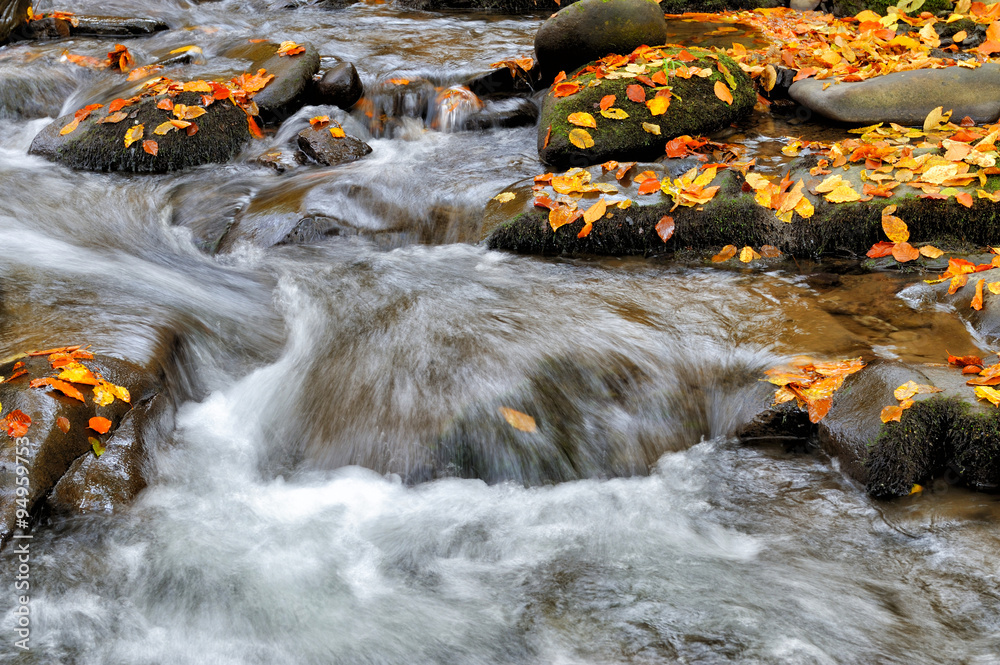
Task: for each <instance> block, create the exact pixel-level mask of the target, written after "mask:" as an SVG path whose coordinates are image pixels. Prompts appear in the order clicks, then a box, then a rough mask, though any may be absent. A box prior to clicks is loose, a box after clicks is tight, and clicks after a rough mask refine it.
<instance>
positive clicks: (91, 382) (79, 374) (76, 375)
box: [56, 363, 98, 386]
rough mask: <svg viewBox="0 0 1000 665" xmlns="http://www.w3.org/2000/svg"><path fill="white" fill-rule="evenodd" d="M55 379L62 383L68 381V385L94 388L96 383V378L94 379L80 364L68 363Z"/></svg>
mask: <svg viewBox="0 0 1000 665" xmlns="http://www.w3.org/2000/svg"><path fill="white" fill-rule="evenodd" d="M56 378H58V379H60V380H62V381H69V382H70V383H82V384H84V385H88V386H96V385H97V383H98V381H97V377H95V376H94V375H93V373H91V371H90V370H89V369H87V367H86V366H84V365H82V364H80V363H70V364H69V365H66V366H65V367H64V368H63V370H62V372H60V373H59V376H58V377H56Z"/></svg>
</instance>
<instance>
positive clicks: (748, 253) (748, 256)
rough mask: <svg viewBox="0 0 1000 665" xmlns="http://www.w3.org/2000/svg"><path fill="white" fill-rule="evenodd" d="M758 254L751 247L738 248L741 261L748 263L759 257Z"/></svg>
mask: <svg viewBox="0 0 1000 665" xmlns="http://www.w3.org/2000/svg"><path fill="white" fill-rule="evenodd" d="M759 258H760V254H758V253H757V252H755V251H754V249H753V247H749V246H747V247H744V248H743V249H741V250H740V261H741V262H743V263H750V262H751V261H753V260H754V259H759Z"/></svg>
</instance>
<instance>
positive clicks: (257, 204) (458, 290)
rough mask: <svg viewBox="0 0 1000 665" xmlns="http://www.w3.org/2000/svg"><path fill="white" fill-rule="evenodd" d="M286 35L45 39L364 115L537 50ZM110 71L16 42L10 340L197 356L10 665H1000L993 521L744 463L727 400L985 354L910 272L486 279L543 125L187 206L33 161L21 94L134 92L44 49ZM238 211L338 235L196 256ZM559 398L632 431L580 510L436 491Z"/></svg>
mask: <svg viewBox="0 0 1000 665" xmlns="http://www.w3.org/2000/svg"><path fill="white" fill-rule="evenodd" d="M284 4H285V3H282V2H264V1H263V0H253V1H249V2H235V1H232V0H223V1H222V2H205V3H197V2H188V1H187V0H144V1H143V2H141V3H136V2H123V1H121V0H102V1H101V2H96V1H92V0H85V1H80V2H68V3H62V4H60V5H59V6H58V7H56V8H57V9H66V10H71V11H74V12H76V13H78V14H112V15H122V16H134V15H147V16H151V17H154V18H159V19H162V20H164V21H166V22H167V23H168V24H170V26H171V28H172V29H171V30H169V31H166V32H163V33H159V34H157V35H154V36H151V37H148V38H143V39H136V40H132V41H129V42H128V46H129V48H130V50H131V51H132V52H133V53H135V54H136V55H137V57H141V56H143V55H148V56H150V57H152V55H153V54H163V53H166V52H168V51H170V50H172V49H175V48H178V47H180V46H186V45H190V44H196V45H198V46H199V47H200V48H201V49H202V51H203V53H204V56H205V59H206V61H207V62H211V60H212V56H213V54H214V53H217V52H219V51H221V50H223V49H224V48H225V47H227V46H228V45H231V44H233V43H237V42H240V41H244V40H246V39H253V38H261V37H267V38H268V39H271V40H274V41H280V40H282V39H294V40H299V41H309V42H311V43H312V44H314V45H315V46H317V47H318V48H319V51H320V53H322V54H323V55H324V56H330V57H337V58H341V59H344V60H350V61H352V62H354V63H355V64H356V66H357V68H358V71H359V73H360V74H361V77H362V80H363V81H364V83H365V85H366V87H371V86H375V85H376V84H378V83H379V82H381V81H385V80H387V79H389V78H392V77H408V78H421V77H422V78H427V79H428V80H431V81H433V82H435V83H436V84H437V85H451V84H452V83H455V82H458V81H461V80H463V79H465V78H468V77H469V76H471V75H472V74H475V73H477V72H483V71H485V70H488V69H489V64H490V63H492V62H495V61H499V60H502V59H504V58H511V57H517V56H522V55H526V54H528V53H530V52H531V51H532V43H533V38H534V33H535V31H536V30H537V28H538V26H539V25H540V23H541V21H542V20H543V19H544V16H542V15H536V16H523V17H509V16H493V15H484V14H476V13H467V12H462V13H427V12H410V11H407V10H404V9H401V8H398V7H395V6H393V5H391V4H364V3H359V4H355V5H353V6H350V7H348V8H346V9H342V10H338V11H325V10H322V9H320V8H316V7H311V6H308V5H309V3H302V4H304V5H306V6H303V7H300V8H297V9H294V10H288V9H281V8H280V6H282V5H284ZM677 34H678V39H679V40H683V39H689V40H690V39H692V37H690V36H688V37H685V33H684V32H683V30H680V31H679V32H678V33H677ZM113 44H114V40H96V39H95V40H66V41H60V42H55V43H47V44H17V45H13V46H7V47H4V48H0V240H2V242H0V339H2V341H3V348H4V349H5V350H6V351H5V353H13V352H16V351H20V350H23V349H28V348H38V347H45V346H52V345H57V344H76V343H80V344H91V345H93V347H94V349H95V350H98V351H100V352H102V353H106V354H109V355H112V356H119V357H123V358H130V359H135V360H136V361H137V362H142V361H143V360H146V359H150V358H153V357H155V356H156V355H157V354H158V353H160V352H161V351H160V349H161V348H162V347H163V345H164V344H165V343H167V341H168V340H170V339H172V336H173V335H178V336H180V337H182V338H183V345H182V354H181V360H182V363H181V366H180V367H179V369H178V372H177V374H178V376H179V378H178V379H177V381H178V382H179V385H180V386H181V388H178V390H179V394H183V395H185V397H184V399H183V400H181V403H180V405H179V408H178V411H177V414H176V420H175V422H174V426H173V428H172V429H171V430H170V431H168V432H164V433H163V435H162V438H161V439H160V440H158V441H155V442H154V443H153V446H152V451H151V452H152V457H151V461H150V465H151V468H150V474H149V475H150V478H151V482H150V485H149V487H147V488H146V489H145V490H144V491H143V492H142V493H141V494H140V495H139V497H138V499H137V500H136V502H135V503H134V504H133V505H132V506H131V507H130V508H129V509H128V510H125V511H123V512H121V513H118V514H115V515H111V516H108V515H95V516H78V517H71V518H66V517H59V518H53V519H52V520H51V521H50V523H49V524H47V525H46V526H45V527H44V528H37V529H35V531H34V539H33V540H32V545H31V548H32V568H31V575H32V579H31V582H32V590H31V611H32V642H31V650H30V651H28V652H25V651H23V650H20V649H16V648H14V647H13V646H12V644H13V642H14V639H15V638H14V626H15V618H14V616H13V614H12V608H13V607H14V606H15V603H16V593H15V591H14V590H13V583H12V581H11V576H10V575H9V574H8V571H12V570H14V569H15V566H16V563H15V555H14V554H13V553H12V552H11V550H10V549H8V550H7V551H4V552H3V553H0V569H2V570H3V573H2V577H0V579H2V580H3V584H2V585H0V587H2V589H3V591H2V592H0V663H3V664H7V663H11V664H15V663H16V664H18V665H22V664H29V663H30V664H38V665H48V664H53V663H61V664H66V665H69V664H72V665H90V664H93V665H97V664H106V665H160V664H163V665H166V664H170V665H179V664H188V663H192V664H202V663H203V664H206V665H208V664H211V665H229V664H233V665H236V664H240V665H249V664H261V665H270V664H273V663H283V664H288V665H293V664H295V665H298V664H301V665H307V664H308V665H321V664H322V665H329V664H334V663H336V664H341V663H343V664H361V663H371V664H383V663H384V664H397V663H398V664H406V665H420V664H425V663H427V664H430V663H454V664H456V665H457V664H472V663H484V664H486V663H539V664H542V663H560V664H561V663H566V664H569V663H588V664H589V663H593V664H604V663H706V664H708V663H878V664H894V663H899V664H901V665H902V664H907V665H910V664H913V663H963V664H968V665H988V664H995V663H1000V583H998V576H997V570H998V569H997V563H996V553H997V551H998V548H1000V531H998V530H997V528H996V524H997V519H998V517H1000V503H998V501H997V498H996V497H995V496H992V495H986V494H975V493H972V492H968V491H966V490H962V489H959V488H957V487H951V486H948V485H947V483H942V484H941V485H940V486H935V487H934V488H930V490H929V491H927V492H925V493H924V494H922V495H915V496H912V497H907V498H904V499H901V500H898V501H894V502H885V503H881V502H876V501H873V500H871V499H870V498H868V497H867V495H866V494H865V492H864V489H863V488H862V487H860V486H858V485H857V484H856V483H853V482H852V481H850V480H849V479H848V478H846V477H845V476H844V475H843V474H842V473H841V472H840V470H839V468H838V463H837V461H836V460H832V459H830V458H829V457H827V456H825V455H824V454H823V453H821V452H819V451H818V449H816V448H814V447H810V446H805V447H803V446H783V445H780V444H767V445H760V446H748V445H742V444H740V443H739V442H737V441H735V440H733V439H731V438H727V436H726V435H727V433H728V432H729V431H731V428H732V425H733V423H735V422H737V421H738V420H739V418H740V417H741V415H742V414H743V412H744V410H745V408H746V406H747V405H746V403H745V400H744V399H743V398H742V397H741V395H740V393H739V392H738V391H735V390H734V389H732V387H731V385H730V381H729V378H730V377H732V376H736V375H741V376H742V375H747V374H748V373H749V374H760V373H761V372H762V371H763V370H764V369H766V368H768V367H771V366H774V365H775V364H777V363H779V362H780V361H781V360H782V359H784V358H787V357H790V356H793V355H797V354H803V353H808V354H811V355H815V356H816V357H821V358H822V357H829V358H841V357H842V358H846V357H853V356H857V355H860V354H870V355H874V356H881V357H886V358H901V359H904V360H907V361H914V362H941V361H942V359H943V357H944V356H943V354H944V349H945V347H946V346H947V347H949V348H950V349H951V350H952V351H954V352H965V351H966V349H968V350H969V351H971V350H973V349H975V348H976V346H977V344H980V342H978V341H977V340H976V339H974V338H973V337H972V336H971V333H970V332H969V331H968V330H967V329H966V328H965V327H964V326H963V325H962V324H961V322H960V321H959V320H958V319H957V317H955V316H953V315H952V314H950V313H949V312H946V311H943V310H939V309H932V308H930V307H928V308H927V309H926V310H921V311H917V310H914V309H912V308H911V306H910V305H909V304H907V303H905V302H903V301H902V300H901V299H899V298H896V297H895V293H896V292H897V291H898V290H899V289H900V288H902V287H903V286H905V285H906V284H909V283H912V282H914V281H916V280H918V279H920V277H921V276H920V275H917V274H899V273H889V272H884V273H880V272H876V273H864V272H862V271H861V270H860V269H858V268H857V265H856V264H855V263H848V262H837V261H831V262H829V263H826V264H816V263H811V262H808V261H801V260H800V261H799V262H798V263H797V264H796V263H791V262H789V263H786V264H782V265H783V267H781V268H780V269H775V268H764V269H752V268H745V267H743V266H742V265H740V266H739V267H729V268H718V267H712V266H709V267H706V265H707V264H706V263H704V262H701V263H698V262H694V263H691V262H683V261H677V262H674V261H671V260H670V259H669V258H666V257H664V258H657V257H654V258H650V259H644V258H638V257H637V258H625V259H610V258H609V259H597V258H593V259H569V258H536V257H526V256H515V255H509V254H504V253H499V252H490V251H487V250H485V249H484V248H482V247H480V246H478V245H477V244H476V243H477V241H478V239H479V235H480V230H481V228H480V225H481V219H480V218H481V212H482V209H483V206H484V204H485V202H486V201H487V200H489V198H490V197H492V196H493V195H494V194H496V192H498V191H500V190H501V189H503V188H504V187H506V186H507V185H509V184H511V183H512V182H515V181H517V180H520V179H522V178H526V177H529V176H532V175H535V174H540V173H543V172H544V171H545V170H546V169H545V168H544V167H543V165H541V164H540V163H539V161H538V157H537V153H536V144H535V133H536V130H535V128H534V127H520V128H495V129H487V130H485V131H451V132H447V131H438V130H436V129H432V128H428V127H426V126H425V125H424V124H423V122H422V121H421V119H420V118H402V119H400V123H399V126H398V127H397V130H396V131H394V132H392V133H387V134H385V135H380V136H373V137H372V138H371V139H369V140H368V142H369V143H370V145H371V146H372V148H373V152H372V154H371V155H369V156H368V157H366V158H364V159H361V160H358V161H356V162H353V163H350V164H345V165H341V166H337V167H325V168H321V167H308V168H304V169H298V170H295V171H294V172H291V173H286V174H279V173H276V172H275V171H273V170H271V169H268V168H264V167H261V166H258V165H254V164H253V163H252V160H253V159H254V158H255V157H257V156H259V155H260V154H262V153H264V152H267V151H268V150H272V149H275V148H277V147H280V146H281V145H283V144H284V143H285V142H287V141H288V139H289V138H290V137H291V136H292V135H293V134H292V132H291V130H288V129H286V128H281V129H279V130H278V131H277V132H276V133H269V134H268V135H267V136H266V137H265V138H264V139H263V140H261V141H258V142H256V143H255V144H254V145H252V146H251V147H250V148H248V149H247V150H246V151H245V152H244V154H243V155H241V156H240V158H238V159H236V160H235V161H234V162H233V163H231V164H228V165H214V166H206V167H201V168H198V169H194V170H189V171H186V172H181V173H176V174H168V175H157V176H125V175H115V174H111V175H109V174H98V173H84V172H75V171H70V170H68V169H65V168H63V167H61V166H57V165H54V164H52V163H50V162H48V161H46V160H44V159H41V158H39V157H34V156H29V155H28V154H27V149H28V147H29V145H30V143H31V140H32V138H33V137H34V135H35V134H36V133H37V132H38V131H39V130H40V129H41V128H42V127H44V126H45V125H46V124H48V123H49V122H51V120H52V118H51V117H49V118H34V119H24V118H21V117H17V116H16V114H12V113H4V112H3V111H2V109H6V108H9V107H10V106H11V105H12V104H13V103H14V101H13V100H12V99H11V97H10V95H12V94H13V93H10V92H8V93H5V92H4V91H3V90H4V89H3V75H4V72H10V71H14V70H18V69H21V68H25V69H27V71H33V72H37V74H36V76H37V84H38V90H39V94H40V95H50V96H53V97H54V98H55V99H58V100H63V101H62V102H61V103H57V104H56V110H57V111H58V112H59V113H57V114H53V115H52V117H55V115H58V114H62V113H67V112H71V111H73V110H74V109H76V108H79V107H81V106H82V105H84V104H86V103H89V101H90V100H91V98H92V97H94V96H95V95H96V94H97V92H98V91H99V90H102V89H106V88H107V86H108V80H110V77H111V76H112V75H111V74H108V73H103V72H101V73H94V72H91V71H87V70H84V69H82V68H77V67H75V66H74V65H72V64H70V63H67V62H60V54H61V53H62V52H63V51H64V50H69V51H71V52H73V53H81V54H87V55H93V56H98V57H103V55H104V53H106V52H107V51H108V50H110V49H111V48H112V47H113ZM194 71H198V70H197V69H195V70H194ZM5 95H6V96H5ZM308 117H309V109H305V110H304V111H302V112H300V114H299V115H297V116H296V118H295V119H293V120H296V121H298V122H299V124H300V126H301V125H302V123H303V119H305V118H308ZM354 120H355V121H357V122H359V123H361V122H363V117H357V116H356V117H355V118H354ZM290 122H291V121H290ZM810 132H811V134H810ZM829 133H830V130H828V129H826V128H823V127H820V126H810V125H809V124H808V123H806V124H801V123H798V121H797V119H795V118H794V117H792V118H790V119H789V118H781V117H777V116H776V117H769V116H766V115H760V114H757V115H755V117H754V118H753V119H752V120H751V121H749V123H748V124H747V125H746V126H745V127H742V128H739V129H737V130H733V132H730V133H729V135H728V136H727V137H726V138H725V140H729V141H733V142H741V143H743V144H745V145H747V146H748V149H749V155H750V156H755V157H757V158H758V162H759V164H760V166H761V167H762V169H763V171H764V172H769V171H770V172H778V171H780V166H781V164H782V163H783V162H782V159H783V156H782V155H781V153H780V148H781V147H782V146H783V145H785V143H784V142H783V140H782V138H781V137H783V136H786V135H789V134H793V135H796V136H800V135H802V136H805V137H806V138H812V139H816V138H822V137H825V136H827V135H828V134H829ZM237 208H238V209H240V210H241V211H242V214H243V217H242V219H243V220H246V219H247V218H252V219H255V220H256V222H257V223H256V226H255V229H257V233H258V234H259V233H267V232H268V229H270V228H274V229H278V230H280V229H285V228H286V227H287V226H288V224H289V220H291V222H292V223H294V221H295V220H298V219H299V218H302V217H306V216H322V217H325V218H331V219H335V220H336V233H330V234H327V235H326V236H325V237H322V238H318V239H316V240H315V241H314V242H306V243H302V244H286V245H278V246H275V247H271V248H268V249H263V248H261V246H260V244H256V243H254V242H251V241H250V240H247V239H246V238H244V239H243V240H240V239H239V238H238V239H237V240H235V241H233V242H231V243H230V244H229V245H227V246H225V247H223V248H221V249H220V252H219V254H218V255H216V256H210V255H208V254H206V253H204V252H202V251H200V250H199V248H198V243H197V239H196V238H195V237H194V236H193V234H192V231H191V228H197V227H198V226H199V224H211V223H214V222H216V221H217V220H218V219H219V218H221V217H223V216H225V215H227V214H230V213H229V212H228V211H231V210H234V209H237ZM261 220H263V221H261ZM278 230H276V231H275V233H278V232H279V231H278ZM565 367H571V368H575V369H574V371H577V370H579V371H582V372H590V371H604V372H609V373H620V374H625V375H628V377H629V380H628V381H625V382H624V383H625V384H626V385H625V387H624V388H622V390H623V392H624V393H625V394H626V397H627V399H622V400H619V401H616V402H615V403H613V404H611V403H603V402H600V400H598V402H599V403H598V404H597V405H596V406H595V398H594V397H593V396H592V395H579V394H574V392H573V389H572V386H567V388H566V390H565V391H564V393H563V399H565V404H564V408H565V409H567V410H577V411H580V412H586V413H592V416H593V417H591V418H589V419H588V421H587V427H586V428H584V429H581V431H580V433H579V437H580V440H579V441H578V443H579V445H580V446H581V447H582V448H587V446H588V445H593V442H594V441H613V442H614V443H613V452H614V453H615V455H616V456H615V457H614V459H605V458H600V459H597V458H596V457H595V461H594V468H595V469H596V471H594V472H592V473H591V472H588V473H585V474H582V475H584V476H585V477H584V478H583V479H580V480H572V481H569V482H561V483H545V482H537V479H535V478H534V477H532V475H531V473H529V472H524V473H521V474H520V475H519V474H517V473H514V474H508V476H506V477H505V478H506V480H505V481H504V482H498V483H494V484H487V483H486V482H484V481H483V480H479V479H460V478H441V477H437V478H434V479H431V477H432V476H433V475H434V474H432V473H430V472H428V468H429V467H430V466H431V465H432V464H433V461H434V460H433V447H434V443H435V441H436V440H437V438H438V436H439V435H440V433H441V432H442V431H444V430H445V429H446V428H447V427H448V426H449V424H450V423H452V422H453V421H454V420H455V419H456V418H457V417H458V416H459V415H460V414H462V413H464V412H466V410H467V409H469V408H470V407H472V406H474V405H476V404H482V403H492V401H493V400H496V399H498V398H500V396H503V395H505V394H509V393H511V391H515V390H516V389H517V388H518V387H519V386H523V385H524V384H525V382H527V381H530V380H533V379H537V377H539V376H541V377H543V378H545V377H547V378H548V379H549V380H551V381H552V382H554V383H558V382H559V380H560V377H561V376H562V375H561V374H559V372H560V371H562V370H559V369H558V368H565ZM581 368H582V369H581ZM636 377H638V378H636ZM560 408H561V407H560ZM598 452H599V451H598ZM484 454H485V455H487V456H492V457H491V458H492V459H495V460H500V459H502V458H503V455H504V451H503V450H500V449H497V450H487V451H486V452H485V453H484ZM595 455H596V453H595ZM609 457H610V456H609Z"/></svg>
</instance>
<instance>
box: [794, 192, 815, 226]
mask: <svg viewBox="0 0 1000 665" xmlns="http://www.w3.org/2000/svg"><path fill="white" fill-rule="evenodd" d="M795 212H797V213H799V217H801V218H802V219H809V218H810V217H812V216H813V213H814V212H816V209H815V208H814V207H813V204H812V201H810V200H809V199H807V198H806V197H805V196H803V197H802V200H801V201H799V202H798V203H796V204H795ZM789 221H791V220H789Z"/></svg>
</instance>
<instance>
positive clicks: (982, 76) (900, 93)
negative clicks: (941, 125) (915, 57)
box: [788, 63, 1000, 126]
mask: <svg viewBox="0 0 1000 665" xmlns="http://www.w3.org/2000/svg"><path fill="white" fill-rule="evenodd" d="M829 83H830V81H828V80H816V79H811V78H810V79H805V80H802V81H796V82H795V83H793V84H792V85H791V87H789V89H788V94H789V95H790V96H791V98H792V99H794V100H795V101H797V102H798V103H799V104H801V105H802V106H805V107H806V108H807V109H809V110H811V111H813V112H815V113H818V114H820V115H822V116H824V117H826V118H829V119H831V120H836V121H838V122H846V123H855V124H859V125H870V124H874V123H877V122H896V123H899V124H901V125H918V126H919V125H921V124H922V123H923V121H924V118H926V117H927V114H928V113H930V112H931V111H932V110H933V109H935V108H937V107H938V106H941V107H943V108H944V110H945V111H948V110H952V111H954V115H953V118H954V119H955V120H956V121H957V120H959V119H961V118H963V117H965V116H969V117H970V118H972V119H973V120H975V121H976V122H977V123H980V124H983V123H988V122H994V121H996V120H997V118H998V117H1000V64H998V63H987V64H985V65H983V66H981V67H978V68H976V69H966V68H965V67H948V68H945V69H918V70H915V71H909V72H894V73H892V74H886V75H885V76H879V77H876V78H873V79H868V80H867V81H859V82H856V83H835V84H833V85H831V86H830V87H828V88H826V89H825V90H824V86H826V85H827V84H829Z"/></svg>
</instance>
